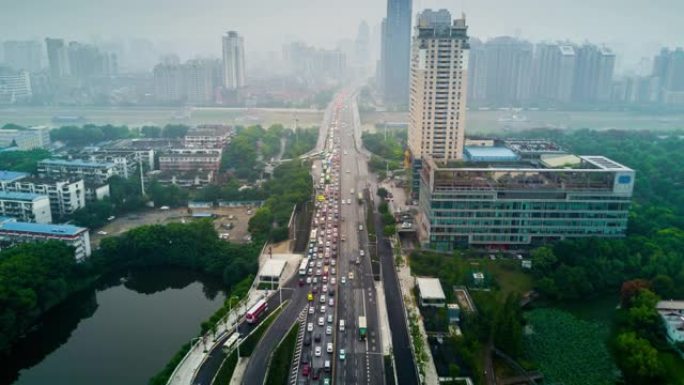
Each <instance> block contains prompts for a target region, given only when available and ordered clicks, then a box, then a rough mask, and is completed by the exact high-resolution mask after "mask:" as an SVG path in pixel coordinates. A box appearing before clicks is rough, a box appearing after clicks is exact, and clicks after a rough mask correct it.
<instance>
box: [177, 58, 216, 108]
mask: <svg viewBox="0 0 684 385" xmlns="http://www.w3.org/2000/svg"><path fill="white" fill-rule="evenodd" d="M217 66H218V63H217V62H216V61H214V60H190V61H188V62H187V63H185V65H184V66H183V72H184V73H183V76H184V81H185V89H186V92H187V100H188V102H189V103H193V104H208V103H213V101H214V73H215V68H216V67H217Z"/></svg>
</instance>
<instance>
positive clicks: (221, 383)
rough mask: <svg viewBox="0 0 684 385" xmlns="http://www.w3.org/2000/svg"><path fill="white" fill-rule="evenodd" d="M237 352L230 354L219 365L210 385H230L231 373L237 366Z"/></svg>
mask: <svg viewBox="0 0 684 385" xmlns="http://www.w3.org/2000/svg"><path fill="white" fill-rule="evenodd" d="M237 361H238V359H237V351H233V352H232V353H230V355H229V356H228V357H226V358H225V359H224V360H223V362H222V363H221V367H220V368H219V370H218V372H216V377H215V378H214V381H213V382H212V383H211V385H228V384H230V379H231V378H233V372H234V371H235V367H236V366H237Z"/></svg>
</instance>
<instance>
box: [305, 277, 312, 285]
mask: <svg viewBox="0 0 684 385" xmlns="http://www.w3.org/2000/svg"><path fill="white" fill-rule="evenodd" d="M306 284H307V285H310V284H311V277H306Z"/></svg>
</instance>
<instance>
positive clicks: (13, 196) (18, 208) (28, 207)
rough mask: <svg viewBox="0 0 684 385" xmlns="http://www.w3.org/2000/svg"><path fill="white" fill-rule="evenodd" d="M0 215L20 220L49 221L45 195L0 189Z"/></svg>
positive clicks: (50, 214) (50, 216)
mask: <svg viewBox="0 0 684 385" xmlns="http://www.w3.org/2000/svg"><path fill="white" fill-rule="evenodd" d="M0 216H3V217H10V218H15V219H17V220H19V221H22V222H35V223H51V222H52V213H51V211H50V200H49V199H48V197H47V195H39V194H31V193H21V192H5V191H0Z"/></svg>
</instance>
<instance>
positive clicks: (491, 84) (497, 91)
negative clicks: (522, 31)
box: [485, 36, 533, 105]
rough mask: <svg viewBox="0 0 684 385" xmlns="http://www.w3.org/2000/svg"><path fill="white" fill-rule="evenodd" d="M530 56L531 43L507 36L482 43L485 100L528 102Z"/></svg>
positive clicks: (512, 102)
mask: <svg viewBox="0 0 684 385" xmlns="http://www.w3.org/2000/svg"><path fill="white" fill-rule="evenodd" d="M532 53H533V47H532V44H531V43H529V42H527V41H524V40H518V39H516V38H513V37H509V36H501V37H497V38H494V39H491V40H489V41H487V42H486V43H485V57H486V61H487V100H488V101H490V102H493V103H495V104H497V105H510V104H516V103H519V102H520V101H524V100H527V99H529V97H530V80H531V75H532Z"/></svg>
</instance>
